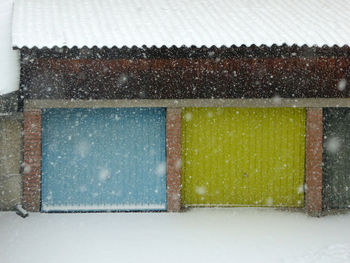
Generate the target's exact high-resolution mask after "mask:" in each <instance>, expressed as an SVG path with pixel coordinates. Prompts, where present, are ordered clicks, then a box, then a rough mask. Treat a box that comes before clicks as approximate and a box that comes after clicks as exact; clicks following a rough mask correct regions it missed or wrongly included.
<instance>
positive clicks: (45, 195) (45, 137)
mask: <svg viewBox="0 0 350 263" xmlns="http://www.w3.org/2000/svg"><path fill="white" fill-rule="evenodd" d="M42 125H43V132H42V142H43V144H42V152H43V160H42V211H99V210H101V211H105V210H128V211H129V210H165V209H166V153H165V147H166V146H165V140H166V139H165V109H159V108H119V109H107V108H106V109H46V110H43V114H42Z"/></svg>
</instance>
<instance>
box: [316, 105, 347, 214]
mask: <svg viewBox="0 0 350 263" xmlns="http://www.w3.org/2000/svg"><path fill="white" fill-rule="evenodd" d="M323 115H324V119H323V127H324V128H323V135H324V142H323V146H324V147H323V149H324V150H323V163H324V166H323V206H324V208H326V209H327V208H350V174H349V170H350V162H349V160H350V109H349V108H328V109H324V110H323Z"/></svg>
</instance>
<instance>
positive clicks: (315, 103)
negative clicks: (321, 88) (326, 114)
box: [24, 98, 350, 111]
mask: <svg viewBox="0 0 350 263" xmlns="http://www.w3.org/2000/svg"><path fill="white" fill-rule="evenodd" d="M119 107H120V108H123V107H166V108H182V107H247V108H249V107H250V108H276V107H293V108H306V107H307V108H325V107H350V98H347V99H344V98H343V99H335V98H332V99H317V98H313V99H284V98H272V99H178V100H174V99H170V100H169V99H159V100H155V99H152V100H151V99H130V100H127V99H125V100H26V101H25V104H24V108H25V111H27V110H34V109H42V108H119Z"/></svg>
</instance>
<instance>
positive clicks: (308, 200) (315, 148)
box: [305, 108, 323, 216]
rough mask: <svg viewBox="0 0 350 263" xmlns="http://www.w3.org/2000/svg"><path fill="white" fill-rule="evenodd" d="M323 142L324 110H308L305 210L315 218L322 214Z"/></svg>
mask: <svg viewBox="0 0 350 263" xmlns="http://www.w3.org/2000/svg"><path fill="white" fill-rule="evenodd" d="M322 141H323V122H322V108H312V109H311V108H310V109H307V114H306V178H305V184H306V191H305V208H306V211H307V212H308V213H309V214H310V215H313V216H319V215H320V214H321V212H322Z"/></svg>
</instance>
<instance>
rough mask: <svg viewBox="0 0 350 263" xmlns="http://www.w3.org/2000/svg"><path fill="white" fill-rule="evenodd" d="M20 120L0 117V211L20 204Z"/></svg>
mask: <svg viewBox="0 0 350 263" xmlns="http://www.w3.org/2000/svg"><path fill="white" fill-rule="evenodd" d="M21 131H22V120H21V119H20V118H10V117H4V116H2V117H1V116H0V210H12V209H13V207H14V206H15V205H16V204H20V203H21V196H22V190H21V189H22V183H21V175H20V169H21V168H20V163H21V145H22V136H21Z"/></svg>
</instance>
